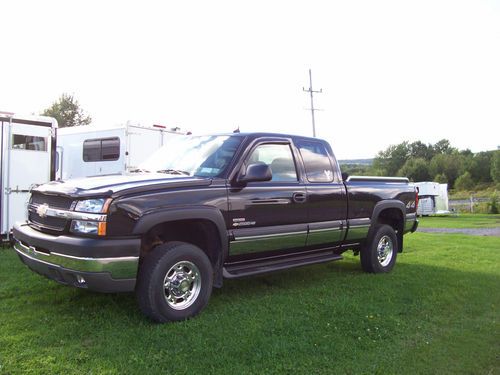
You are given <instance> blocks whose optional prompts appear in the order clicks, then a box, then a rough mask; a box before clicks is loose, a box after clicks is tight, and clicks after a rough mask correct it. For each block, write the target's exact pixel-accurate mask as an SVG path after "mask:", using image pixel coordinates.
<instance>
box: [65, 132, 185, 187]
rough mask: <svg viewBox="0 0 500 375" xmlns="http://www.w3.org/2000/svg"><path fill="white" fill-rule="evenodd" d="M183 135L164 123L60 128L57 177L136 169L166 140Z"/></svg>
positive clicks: (85, 175)
mask: <svg viewBox="0 0 500 375" xmlns="http://www.w3.org/2000/svg"><path fill="white" fill-rule="evenodd" d="M179 134H182V133H180V132H178V131H174V130H167V129H166V128H165V127H164V126H161V125H154V126H152V127H145V126H140V125H132V124H130V123H127V124H125V125H118V126H115V127H98V126H95V125H88V126H77V127H72V128H62V129H59V130H58V132H57V154H58V168H57V179H58V180H59V179H62V180H66V179H70V178H75V177H87V176H96V175H104V174H112V173H121V172H127V171H130V170H133V169H136V168H137V166H138V165H139V164H140V163H141V162H143V161H144V160H146V158H148V157H149V156H150V155H151V154H152V153H153V152H154V151H156V150H157V149H158V148H160V147H161V146H163V144H165V143H166V141H167V140H168V139H169V138H171V137H175V136H178V135H179Z"/></svg>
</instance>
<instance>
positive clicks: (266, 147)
mask: <svg viewBox="0 0 500 375" xmlns="http://www.w3.org/2000/svg"><path fill="white" fill-rule="evenodd" d="M256 163H264V164H267V165H268V166H269V167H270V168H271V172H272V175H273V178H272V180H271V181H274V182H292V181H293V182H295V181H297V180H298V179H297V171H296V169H295V162H294V160H293V155H292V150H291V149H290V146H289V145H287V144H262V145H260V146H257V147H256V148H255V149H254V150H253V151H252V154H251V155H250V157H249V160H248V162H247V165H249V164H256Z"/></svg>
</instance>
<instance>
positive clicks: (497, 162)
mask: <svg viewBox="0 0 500 375" xmlns="http://www.w3.org/2000/svg"><path fill="white" fill-rule="evenodd" d="M490 174H491V178H492V179H493V181H495V182H496V183H500V150H499V151H495V152H494V153H493V157H492V158H491V172H490Z"/></svg>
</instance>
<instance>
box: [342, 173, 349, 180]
mask: <svg viewBox="0 0 500 375" xmlns="http://www.w3.org/2000/svg"><path fill="white" fill-rule="evenodd" d="M348 178H349V174H348V173H346V172H342V181H347V179H348Z"/></svg>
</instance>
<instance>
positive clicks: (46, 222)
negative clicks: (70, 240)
mask: <svg viewBox="0 0 500 375" xmlns="http://www.w3.org/2000/svg"><path fill="white" fill-rule="evenodd" d="M28 220H29V222H30V223H32V224H34V225H35V226H36V227H37V228H38V229H40V230H41V231H42V232H43V231H44V229H47V230H48V231H50V232H53V231H56V232H62V231H63V230H64V228H65V227H66V223H67V220H66V219H64V218H60V217H50V216H46V217H41V216H40V215H38V214H37V213H36V211H32V210H30V212H29V215H28Z"/></svg>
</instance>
